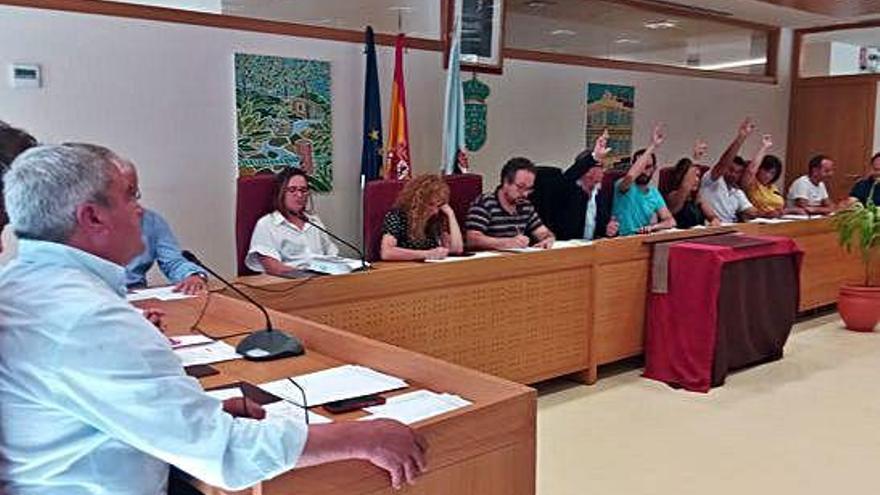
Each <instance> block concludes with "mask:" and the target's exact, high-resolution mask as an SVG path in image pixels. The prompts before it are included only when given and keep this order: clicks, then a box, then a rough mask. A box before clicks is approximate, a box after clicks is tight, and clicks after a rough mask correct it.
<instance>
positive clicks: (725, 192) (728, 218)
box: [700, 119, 759, 223]
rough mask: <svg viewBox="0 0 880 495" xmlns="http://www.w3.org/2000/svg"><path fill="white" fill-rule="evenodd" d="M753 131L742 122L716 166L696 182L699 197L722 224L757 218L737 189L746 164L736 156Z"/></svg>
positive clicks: (750, 125) (746, 198) (746, 121)
mask: <svg viewBox="0 0 880 495" xmlns="http://www.w3.org/2000/svg"><path fill="white" fill-rule="evenodd" d="M754 131H755V124H753V123H752V121H751V120H749V119H746V120H745V121H743V123H742V124H740V126H739V131H737V135H736V137H735V138H734V140H733V141H732V142H731V143H730V145H729V146H728V147H727V149H726V150H725V151H724V154H723V155H721V158H720V159H719V160H718V163H716V164H715V166H714V167H712V170H710V171H709V173H708V174H704V175H703V178H702V179H701V180H700V197H702V199H703V201H704V202H705V203H706V204H707V205H708V206H709V207H710V208H711V209H712V211H714V212H715V214H716V215H717V216H718V219H719V220H720V221H721V222H722V223H734V222H737V221H738V220H749V219H752V218H755V217H757V216H759V212H758V210H757V209H756V208H755V207H754V206H753V205H752V203H751V202H750V201H749V198H748V197H746V194H745V192H743V190H742V189H740V188H739V183H740V179H741V178H742V175H743V172H744V171H745V168H746V163H745V161H743V159H742V158H740V157H738V156H737V153H738V152H739V149H740V148H741V147H742V145H743V143H744V142H745V141H746V139H747V138H748V137H749V136H750V135H751V134H752V133H753V132H754Z"/></svg>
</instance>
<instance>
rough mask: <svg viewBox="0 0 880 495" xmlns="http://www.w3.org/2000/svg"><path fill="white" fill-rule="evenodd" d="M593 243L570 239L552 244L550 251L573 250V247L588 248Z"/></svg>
mask: <svg viewBox="0 0 880 495" xmlns="http://www.w3.org/2000/svg"><path fill="white" fill-rule="evenodd" d="M592 243H593V241H588V240H586V239H571V240H568V241H556V242H554V243H553V246H551V247H550V249H565V248H573V247H583V246H589V245H590V244H592Z"/></svg>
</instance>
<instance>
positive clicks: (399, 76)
mask: <svg viewBox="0 0 880 495" xmlns="http://www.w3.org/2000/svg"><path fill="white" fill-rule="evenodd" d="M405 44H406V40H405V37H404V35H403V34H398V35H397V42H396V43H395V46H394V82H393V83H392V85H391V124H390V125H389V126H388V160H387V161H386V162H385V169H384V171H383V174H382V175H384V177H385V179H397V180H403V179H409V178H410V177H411V176H412V162H410V153H409V126H408V125H407V121H406V88H405V86H404V83H403V49H404V46H405Z"/></svg>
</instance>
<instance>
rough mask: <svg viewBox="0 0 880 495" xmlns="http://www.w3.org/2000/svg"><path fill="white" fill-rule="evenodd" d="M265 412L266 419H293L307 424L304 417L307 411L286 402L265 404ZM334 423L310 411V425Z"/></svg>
mask: <svg viewBox="0 0 880 495" xmlns="http://www.w3.org/2000/svg"><path fill="white" fill-rule="evenodd" d="M263 410H264V411H266V418H292V419H296V420H299V421H302V422H305V417H304V415H303V411H305V409H303V408H302V407H300V406H298V405H296V404H293V403H290V402H287V401H286V400H279V401H278V402H273V403H271V404H265V405H264V406H263ZM332 422H333V420H332V419H330V418H328V417H326V416H321V415H320V414H318V413H316V412H313V411H309V424H312V425H322V424H327V423H332Z"/></svg>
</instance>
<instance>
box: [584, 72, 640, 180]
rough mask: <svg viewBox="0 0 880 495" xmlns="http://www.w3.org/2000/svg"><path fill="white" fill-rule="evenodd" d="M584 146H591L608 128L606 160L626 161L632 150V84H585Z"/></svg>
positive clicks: (612, 161)
mask: <svg viewBox="0 0 880 495" xmlns="http://www.w3.org/2000/svg"><path fill="white" fill-rule="evenodd" d="M586 96H587V105H586V106H587V116H586V122H587V125H586V147H587V148H588V149H592V148H593V144H594V143H595V142H596V138H598V137H599V135H600V134H602V132H603V131H604V130H605V129H608V134H609V136H610V137H609V139H608V146H609V147H610V148H611V153H610V154H609V156H608V163H606V164H605V165H606V166H608V165H611V164H613V163H617V162H619V161H621V160H624V161H629V157H630V153H632V133H633V114H634V111H635V97H636V90H635V88H634V87H632V86H617V85H614V84H596V83H589V84H587V95H586Z"/></svg>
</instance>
